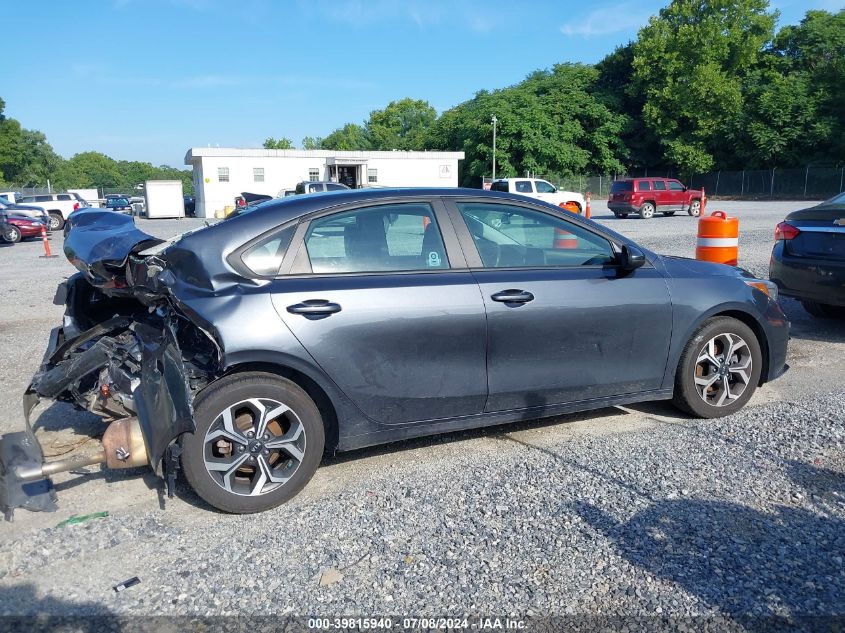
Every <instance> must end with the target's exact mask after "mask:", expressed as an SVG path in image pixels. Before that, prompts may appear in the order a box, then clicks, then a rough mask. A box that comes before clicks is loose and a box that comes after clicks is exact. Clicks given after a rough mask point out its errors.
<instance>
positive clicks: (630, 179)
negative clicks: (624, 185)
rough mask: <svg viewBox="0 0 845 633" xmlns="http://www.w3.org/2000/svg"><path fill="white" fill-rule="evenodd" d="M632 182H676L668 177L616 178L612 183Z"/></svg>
mask: <svg viewBox="0 0 845 633" xmlns="http://www.w3.org/2000/svg"><path fill="white" fill-rule="evenodd" d="M632 180H677V178H672V177H670V176H628V177H627V178H617V179H616V180H614V181H613V182H630V181H632Z"/></svg>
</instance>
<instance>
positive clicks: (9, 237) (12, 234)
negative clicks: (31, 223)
mask: <svg viewBox="0 0 845 633" xmlns="http://www.w3.org/2000/svg"><path fill="white" fill-rule="evenodd" d="M3 239H4V240H6V241H7V242H11V243H12V244H17V243H18V242H20V241H21V239H22V237H21V232H20V229H18V227H16V226H10V227H9V228H8V229H6V231H5V232H4V233H3Z"/></svg>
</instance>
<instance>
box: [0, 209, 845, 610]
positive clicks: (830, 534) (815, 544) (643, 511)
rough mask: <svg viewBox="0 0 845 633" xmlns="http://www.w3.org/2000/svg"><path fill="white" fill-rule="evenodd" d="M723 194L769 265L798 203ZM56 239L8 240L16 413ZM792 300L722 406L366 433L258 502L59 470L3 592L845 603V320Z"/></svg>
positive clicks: (34, 359) (25, 527) (545, 604)
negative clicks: (42, 254)
mask: <svg viewBox="0 0 845 633" xmlns="http://www.w3.org/2000/svg"><path fill="white" fill-rule="evenodd" d="M799 206H800V205H799ZM715 208H724V209H725V210H726V211H729V212H730V213H732V214H734V213H735V214H736V215H738V216H739V217H740V220H741V231H742V233H741V241H740V260H741V264H742V265H744V266H746V267H747V268H749V269H750V270H752V271H753V272H755V273H756V274H759V275H765V272H766V268H767V262H768V254H769V252H770V249H771V242H772V231H773V227H774V224H775V223H776V222H777V221H779V220H780V219H782V217H783V215H784V214H785V213H786V212H788V211H789V210H791V209H794V208H798V206H796V204H795V203H792V204H790V203H736V202H734V203H730V202H725V203H718V204H717V203H713V204H711V205H710V210H712V209H715ZM596 209H597V211H596V212H595V213H594V218H596V219H598V221H600V222H605V223H606V224H607V225H608V226H611V227H612V228H614V229H615V230H617V231H619V232H621V233H624V234H626V235H630V236H631V237H633V238H634V239H636V240H638V241H639V242H640V243H642V244H643V245H644V246H647V247H649V248H653V249H654V250H657V251H659V252H664V253H668V254H679V255H691V254H692V252H693V250H694V239H695V222H694V220H692V219H691V218H689V217H686V216H677V217H673V218H655V219H653V220H651V221H642V220H639V219H636V218H632V219H627V220H616V219H615V218H613V217H612V215H610V214H609V213H608V212H607V210H606V208H603V207H602V205H600V204H596ZM140 224H141V226H142V228H143V229H144V230H147V231H149V232H152V233H154V234H157V235H160V236H167V235H169V234H172V233H175V232H177V231H179V230H184V228H185V227H188V226H194V225H196V224H197V222H196V221H189V220H184V221H152V222H151V221H141V222H140ZM60 243H61V237H60V236H59V235H57V236H56V237H54V238H53V247H54V249H56V248H57V247H59V246H60ZM39 250H40V245H39V244H37V243H24V244H19V245H16V246H14V247H7V248H2V247H0V350H2V351H3V354H2V356H0V381H2V385H3V387H2V390H0V410H3V411H4V412H6V416H5V417H3V418H2V419H0V431H8V430H13V429H15V428H18V427H19V425H20V423H21V415H20V413H19V411H20V399H19V398H20V393H21V391H22V389H23V388H24V387H25V385H26V382H27V381H28V379H29V377H30V375H31V373H32V371H33V370H34V369H35V367H36V365H37V364H38V362H39V360H40V358H41V355H42V353H43V349H44V345H45V343H46V337H47V334H48V332H49V329H50V328H51V327H53V326H54V325H55V324H56V323H57V322H58V321H59V318H60V315H61V308H60V307H57V306H52V305H51V304H50V299H51V297H52V293H53V291H54V289H55V285H56V283H57V282H58V281H60V279H61V277H62V276H65V275H68V274H70V273H71V272H72V269H71V268H70V266H69V264H68V263H67V262H66V261H65V260H64V259H62V258H58V259H53V260H44V259H38V258H37V257H36V255H37V254H38V253H39ZM784 307H785V310H786V311H787V313H788V315H789V317H790V319H791V321H792V322H793V337H794V338H793V341H792V343H791V346H790V358H789V362H790V365H791V366H792V369H791V370H790V372H788V373H787V374H786V376H784V377H783V378H782V379H780V380H778V381H776V382H774V383H772V384H771V385H766V386H765V387H764V388H762V389H760V390H758V393H757V394H756V395H755V397H754V398H753V399H752V401H751V403H750V405H749V406H748V407H747V408H746V409H745V410H743V411H741V412H740V413H738V414H736V415H734V416H731V417H728V418H723V419H720V420H710V421H699V420H689V419H686V418H684V417H682V416H680V415H679V414H677V413H676V412H675V411H674V410H673V409H672V408H671V407H669V406H668V405H666V404H662V403H654V404H648V405H637V406H635V407H623V408H619V407H618V408H613V409H606V410H602V411H597V412H592V413H590V414H581V415H570V416H563V417H561V418H556V419H552V420H544V421H540V422H527V423H521V424H519V425H511V426H505V427H497V428H495V429H487V430H485V431H474V432H467V433H461V434H455V435H450V436H445V437H439V438H432V439H426V440H415V441H411V442H404V443H401V444H394V445H390V446H387V447H380V448H375V449H368V450H364V451H358V452H355V453H352V454H349V455H345V456H340V457H338V458H334V459H331V460H327V461H326V462H325V463H324V464H323V466H322V467H321V468H320V469H319V470H318V472H317V474H316V476H315V478H314V480H313V481H312V483H311V484H309V486H308V487H307V488H306V490H305V491H304V492H303V493H302V494H301V495H300V496H298V497H297V498H296V499H294V500H293V501H292V502H290V503H288V504H287V505H285V506H283V507H281V508H278V509H276V510H274V511H272V512H267V513H264V514H261V515H253V516H241V517H236V516H227V515H222V514H218V513H215V512H213V511H210V510H209V509H208V508H207V507H206V506H204V505H203V503H202V502H201V501H200V500H199V499H198V498H197V497H196V496H195V495H193V493H192V492H191V491H190V490H187V489H186V488H185V487H184V486H183V487H182V488H181V489H180V491H179V495H178V498H177V499H175V500H173V501H166V502H164V501H163V500H160V499H159V498H158V497H157V495H156V494H155V492H153V491H151V490H150V488H151V487H154V486H155V485H156V481H155V479H154V478H152V477H151V476H148V475H144V471H131V472H113V473H104V472H100V471H98V470H96V469H89V472H88V474H86V475H82V476H70V475H63V476H59V477H57V478H56V481H57V486H58V488H59V495H60V506H61V507H60V510H59V512H57V513H55V514H27V513H23V512H19V513H18V514H17V515H16V519H15V523H13V524H11V525H6V526H5V528H3V529H0V614H26V613H53V614H91V613H98V614H121V615H124V614H125V615H128V614H195V615H219V614H240V615H248V614H262V613H273V614H280V615H284V614H309V615H336V614H358V615H372V614H408V615H456V614H457V615H462V614H487V613H490V614H503V613H513V614H518V615H522V616H526V615H531V614H538V615H550V614H561V615H564V614H576V615H593V616H598V615H601V616H613V615H621V616H625V617H632V616H638V615H639V616H654V615H659V616H661V617H683V616H730V617H737V616H760V615H783V616H807V615H840V616H845V562H844V560H843V559H845V415H843V411H845V391H843V390H842V389H843V386H842V376H843V375H845V353H843V352H845V328H843V326H842V325H841V324H837V323H834V322H822V321H817V320H814V319H811V318H810V317H808V316H807V315H805V314H804V313H803V311H802V310H801V308H800V307H799V306H798V305H797V304H795V302H792V301H789V300H786V301H784ZM67 419H70V420H71V421H72V422H73V429H72V432H70V433H68V432H67V431H63V432H59V431H58V430H57V427H58V424H59V422H60V421H62V420H67ZM39 422H40V423H41V424H43V425H44V426H45V430H44V431H43V437H44V440H45V441H46V442H47V445H48V448H49V450H51V451H52V452H53V453H54V454H59V453H61V452H63V451H65V450H67V447H68V446H72V445H74V444H75V443H77V442H79V441H81V437H82V436H81V435H80V434H81V433H82V432H84V431H86V430H87V429H89V428H90V426H91V425H92V424H96V422H95V421H92V419H91V416H85V415H84V414H77V413H74V412H69V410H68V409H67V407H64V406H60V405H53V406H52V407H49V408H47V409H46V410H45V411H44V412H43V413H42V415H41V417H40V418H39ZM161 505H164V507H165V510H164V511H162V509H161V507H160V506H161ZM101 510H108V511H109V512H110V516H109V517H108V518H104V519H94V520H91V521H88V522H85V523H82V524H79V525H74V526H68V527H61V528H60V527H57V524H58V523H59V521H61V520H62V519H64V518H67V517H68V516H70V515H71V514H84V513H89V512H96V511H101ZM335 572H336V573H335ZM132 576H139V577H140V578H141V584H140V585H138V586H136V587H132V588H130V589H128V590H127V591H125V592H122V593H119V594H118V593H115V592H114V591H112V589H111V587H112V586H113V585H114V584H116V583H118V582H120V581H122V580H125V579H127V578H129V577H132ZM321 579H322V584H321Z"/></svg>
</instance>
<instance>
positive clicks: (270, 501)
mask: <svg viewBox="0 0 845 633" xmlns="http://www.w3.org/2000/svg"><path fill="white" fill-rule="evenodd" d="M194 420H195V421H196V425H197V429H196V431H195V432H194V433H193V434H186V435H184V436H183V439H182V447H183V453H182V468H183V469H184V471H185V476H186V478H187V479H188V482H189V483H190V484H191V486H192V487H193V488H194V490H195V491H196V493H197V494H198V495H199V496H200V497H202V498H203V499H204V500H205V501H207V502H208V503H209V504H211V505H212V506H214V507H215V508H218V509H220V510H223V511H224V512H232V513H237V514H246V513H251V512H262V511H264V510H269V509H270V508H274V507H276V506H278V505H280V504H282V503H284V502H285V501H288V500H289V499H291V498H292V497H293V496H295V495H296V494H297V493H298V492H299V491H300V490H302V488H303V487H304V486H305V484H307V483H308V481H309V480H310V479H311V477H312V476H313V475H314V472H315V471H316V470H317V466H318V465H319V463H320V459H321V458H322V456H323V447H324V444H325V431H324V428H323V421H322V418H321V417H320V413H319V411H318V409H317V407H316V405H315V404H314V402H313V401H312V400H311V398H309V397H308V394H307V393H305V391H303V390H302V388H300V387H299V386H298V385H297V384H295V383H293V382H291V381H290V380H287V379H285V378H281V377H279V376H275V375H273V374H266V373H259V372H249V373H243V374H233V375H230V376H227V377H225V378H222V379H221V380H219V381H217V382H215V383H213V384H212V385H211V386H210V387H208V388H207V389H206V390H204V391H203V392H202V393H201V394H200V396H198V398H197V403H196V405H195V410H194Z"/></svg>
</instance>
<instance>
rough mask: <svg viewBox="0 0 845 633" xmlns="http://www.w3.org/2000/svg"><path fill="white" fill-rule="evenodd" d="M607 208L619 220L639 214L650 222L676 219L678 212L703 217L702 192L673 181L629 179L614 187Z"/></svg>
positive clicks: (611, 187) (614, 184) (617, 181)
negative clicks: (659, 216)
mask: <svg viewBox="0 0 845 633" xmlns="http://www.w3.org/2000/svg"><path fill="white" fill-rule="evenodd" d="M607 206H608V207H609V208H610V210H611V211H613V215H615V216H616V217H617V218H627V217H628V214H629V213H638V214H639V215H640V217H641V218H644V219H646V220H647V219H649V218H653V217H654V214H655V213H662V214H663V215H675V212H676V211H686V212H687V213H689V214H690V215H692V216H697V215H698V214H699V213H701V191H697V190H695V189H687V187H686V186H684V185H683V184H682V183H681V182H680V181H678V180H674V179H673V178H625V179H623V180H616V181H614V183H613V184H612V185H611V186H610V199H609V200H608V201H607Z"/></svg>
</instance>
